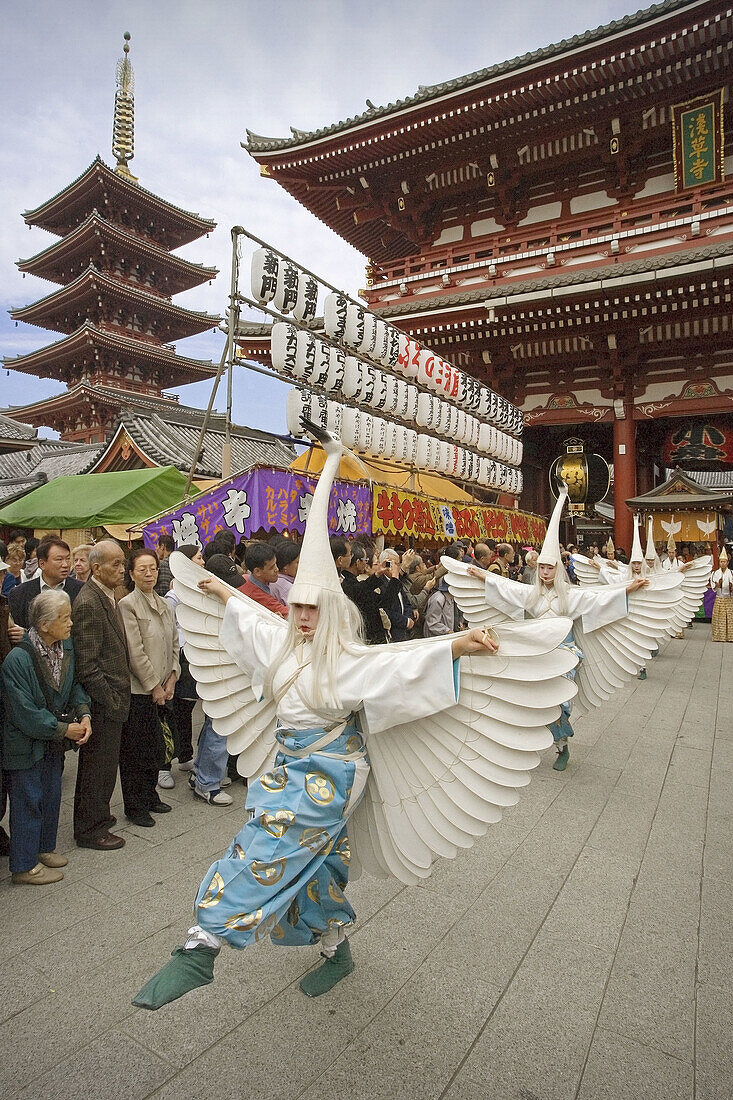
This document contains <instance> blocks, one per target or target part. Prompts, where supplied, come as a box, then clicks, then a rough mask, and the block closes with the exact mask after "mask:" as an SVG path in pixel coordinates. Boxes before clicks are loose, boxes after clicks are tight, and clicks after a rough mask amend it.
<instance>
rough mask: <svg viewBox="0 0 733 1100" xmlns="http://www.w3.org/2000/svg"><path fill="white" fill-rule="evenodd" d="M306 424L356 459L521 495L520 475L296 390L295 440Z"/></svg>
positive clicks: (290, 416) (290, 407)
mask: <svg viewBox="0 0 733 1100" xmlns="http://www.w3.org/2000/svg"><path fill="white" fill-rule="evenodd" d="M303 418H305V419H307V420H312V421H313V423H315V424H319V425H321V427H324V428H328V430H329V431H332V432H335V433H336V434H337V435H339V436H340V437H341V440H342V442H343V443H344V445H345V446H347V447H348V448H349V449H350V450H353V451H356V452H357V453H361V454H364V455H368V456H370V457H372V458H387V459H394V460H395V461H396V462H403V463H406V464H408V465H414V466H417V467H419V468H420V469H421V470H431V471H433V472H435V473H441V474H447V475H449V476H450V477H455V478H458V479H460V480H462V481H470V482H475V483H476V484H478V485H482V486H484V487H486V488H490V489H496V490H499V491H501V492H505V493H512V494H515V495H517V494H519V493H521V491H522V487H523V478H522V471H521V470H517V469H515V468H513V467H510V466H507V465H505V464H504V463H503V462H497V461H495V460H494V459H491V458H484V457H482V456H480V455H477V454H475V453H473V452H471V451H467V450H466V449H465V448H464V447H459V446H457V445H456V444H454V443H448V442H446V441H445V440H440V439H435V438H434V437H433V436H429V435H422V434H421V433H419V432H416V431H413V429H412V428H405V427H403V426H402V425H401V424H395V423H393V422H392V421H388V420H384V419H382V417H379V416H372V415H371V413H367V412H363V411H362V410H361V409H352V408H348V407H347V406H345V405H340V404H338V403H337V402H336V401H329V400H328V399H327V398H326V397H324V396H323V394H315V393H312V392H311V391H310V390H296V389H293V390H291V391H290V393H289V394H288V398H287V423H288V431H289V432H290V433H291V434H292V435H296V436H299V435H302V433H303V426H302V420H303Z"/></svg>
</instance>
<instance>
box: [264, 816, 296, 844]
mask: <svg viewBox="0 0 733 1100" xmlns="http://www.w3.org/2000/svg"><path fill="white" fill-rule="evenodd" d="M294 821H295V814H294V813H293V811H292V810H275V813H274V814H269V813H264V814H260V825H261V826H262V828H263V829H264V830H265V832H266V833H269V834H270V836H274V837H276V838H277V839H278V840H280V839H281V838H282V837H284V836H285V834H286V832H287V831H288V829H289V828H290V826H291V825H292V824H293V822H294Z"/></svg>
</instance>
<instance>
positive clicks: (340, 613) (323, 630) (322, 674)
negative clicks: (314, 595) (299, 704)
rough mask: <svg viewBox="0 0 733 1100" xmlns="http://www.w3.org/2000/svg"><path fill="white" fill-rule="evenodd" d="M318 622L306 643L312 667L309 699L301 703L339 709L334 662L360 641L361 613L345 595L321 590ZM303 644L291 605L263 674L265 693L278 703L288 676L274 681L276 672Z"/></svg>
mask: <svg viewBox="0 0 733 1100" xmlns="http://www.w3.org/2000/svg"><path fill="white" fill-rule="evenodd" d="M316 606H317V607H318V625H317V626H316V629H315V632H314V634H313V640H312V641H310V642H306V645H307V647H308V650H309V652H308V659H309V661H310V664H311V666H312V669H313V698H312V699H305V700H304V702H305V703H306V704H307V705H308V706H310V707H311V708H312V709H313V710H315V711H321V710H339V709H340V701H339V697H338V661H339V657H340V656H341V654H342V653H354V652H355V651H356V647H357V645H358V644H359V643H362V642H363V637H362V635H363V626H362V621H361V615H360V614H359V611H358V609H357V607H356V604H354V603H353V602H352V601H351V600H350V599H349V598H348V596H345V595H344V593H343V592H331V591H330V590H328V589H323V590H321V592H320V594H319V597H318V603H317V605H316ZM302 644H303V638H302V635H301V634H300V631H299V630H298V627H297V625H296V622H295V614H294V611H293V607H292V604H291V607H290V614H289V615H288V630H287V634H286V636H285V641H284V642H283V645H282V648H281V649H280V652H279V653H278V654H277V655H276V657H275V658H274V660H273V661H272V663H271V665H270V668H269V670H268V672H267V675H266V677H265V683H264V689H265V694H266V695H269V696H271V697H272V698H273V699H274V700H275V706H278V704H279V703H280V701H281V699H282V697H283V695H285V692H286V691H287V690H288V688H289V686H290V682H289V680H288V679H285V680H281V682H280V684H278V682H277V681H278V679H279V676H278V673H279V672H280V670H281V668H282V666H283V664H284V662H285V661H286V660H287V658H288V657H290V656H291V655H292V654H293V653H294V652H295V650H296V647H297V646H299V645H302Z"/></svg>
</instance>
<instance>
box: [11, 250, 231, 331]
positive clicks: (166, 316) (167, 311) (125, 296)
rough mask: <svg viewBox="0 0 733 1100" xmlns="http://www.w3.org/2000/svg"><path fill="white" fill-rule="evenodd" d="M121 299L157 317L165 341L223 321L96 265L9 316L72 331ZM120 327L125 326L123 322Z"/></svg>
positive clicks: (144, 314)
mask: <svg viewBox="0 0 733 1100" xmlns="http://www.w3.org/2000/svg"><path fill="white" fill-rule="evenodd" d="M119 301H123V302H124V303H125V306H126V311H125V312H126V313H128V314H129V313H132V312H137V313H138V314H139V315H140V316H142V317H146V318H150V319H152V320H154V327H155V329H156V333H155V335H156V336H157V337H158V338H159V339H160V340H162V341H164V342H167V341H170V340H176V339H180V338H184V337H186V336H193V335H194V334H195V333H199V332H205V331H206V330H207V329H211V328H216V327H217V325H218V324H219V322H220V321H221V318H220V317H217V316H215V315H214V314H211V313H202V312H200V311H198V310H193V309H185V308H184V307H183V306H179V305H176V304H174V303H173V302H171V301H169V300H168V299H167V298H164V297H162V296H161V295H159V294H153V293H151V292H150V291H149V290H145V289H143V288H142V287H140V286H138V285H136V284H135V283H133V282H129V281H126V280H125V281H123V280H122V279H120V278H117V277H112V276H111V275H107V274H106V273H105V272H103V271H98V270H97V269H96V267H94V266H93V265H90V266H89V267H88V268H87V269H86V271H84V272H83V273H82V274H81V275H79V276H78V277H77V278H76V279H74V281H73V282H71V283H68V284H67V285H66V286H62V287H61V288H60V289H59V290H54V291H53V292H52V293H51V294H48V295H47V296H46V297H45V298H39V299H38V300H37V301H35V302H31V303H30V304H29V305H27V306H21V307H19V308H18V309H11V310H10V316H11V317H12V318H13V320H15V321H26V322H27V323H28V324H31V325H38V327H39V328H50V329H55V330H56V331H57V332H73V331H74V330H75V329H76V328H78V327H79V325H80V324H83V323H84V322H85V321H87V320H93V318H94V317H95V316H96V315H97V314H101V316H104V314H105V312H106V310H105V307H109V305H110V304H111V303H114V302H119ZM120 328H124V324H123V325H122V326H120Z"/></svg>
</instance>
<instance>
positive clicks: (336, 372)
mask: <svg viewBox="0 0 733 1100" xmlns="http://www.w3.org/2000/svg"><path fill="white" fill-rule="evenodd" d="M325 346H327V345H325ZM328 357H329V363H330V365H329V368H328V379H327V381H326V384H325V385H326V389H327V390H328V391H329V392H330V393H342V391H343V384H344V370H345V368H346V356H345V355H344V353H343V352H342V351H339V349H338V348H332V347H329V348H328Z"/></svg>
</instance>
